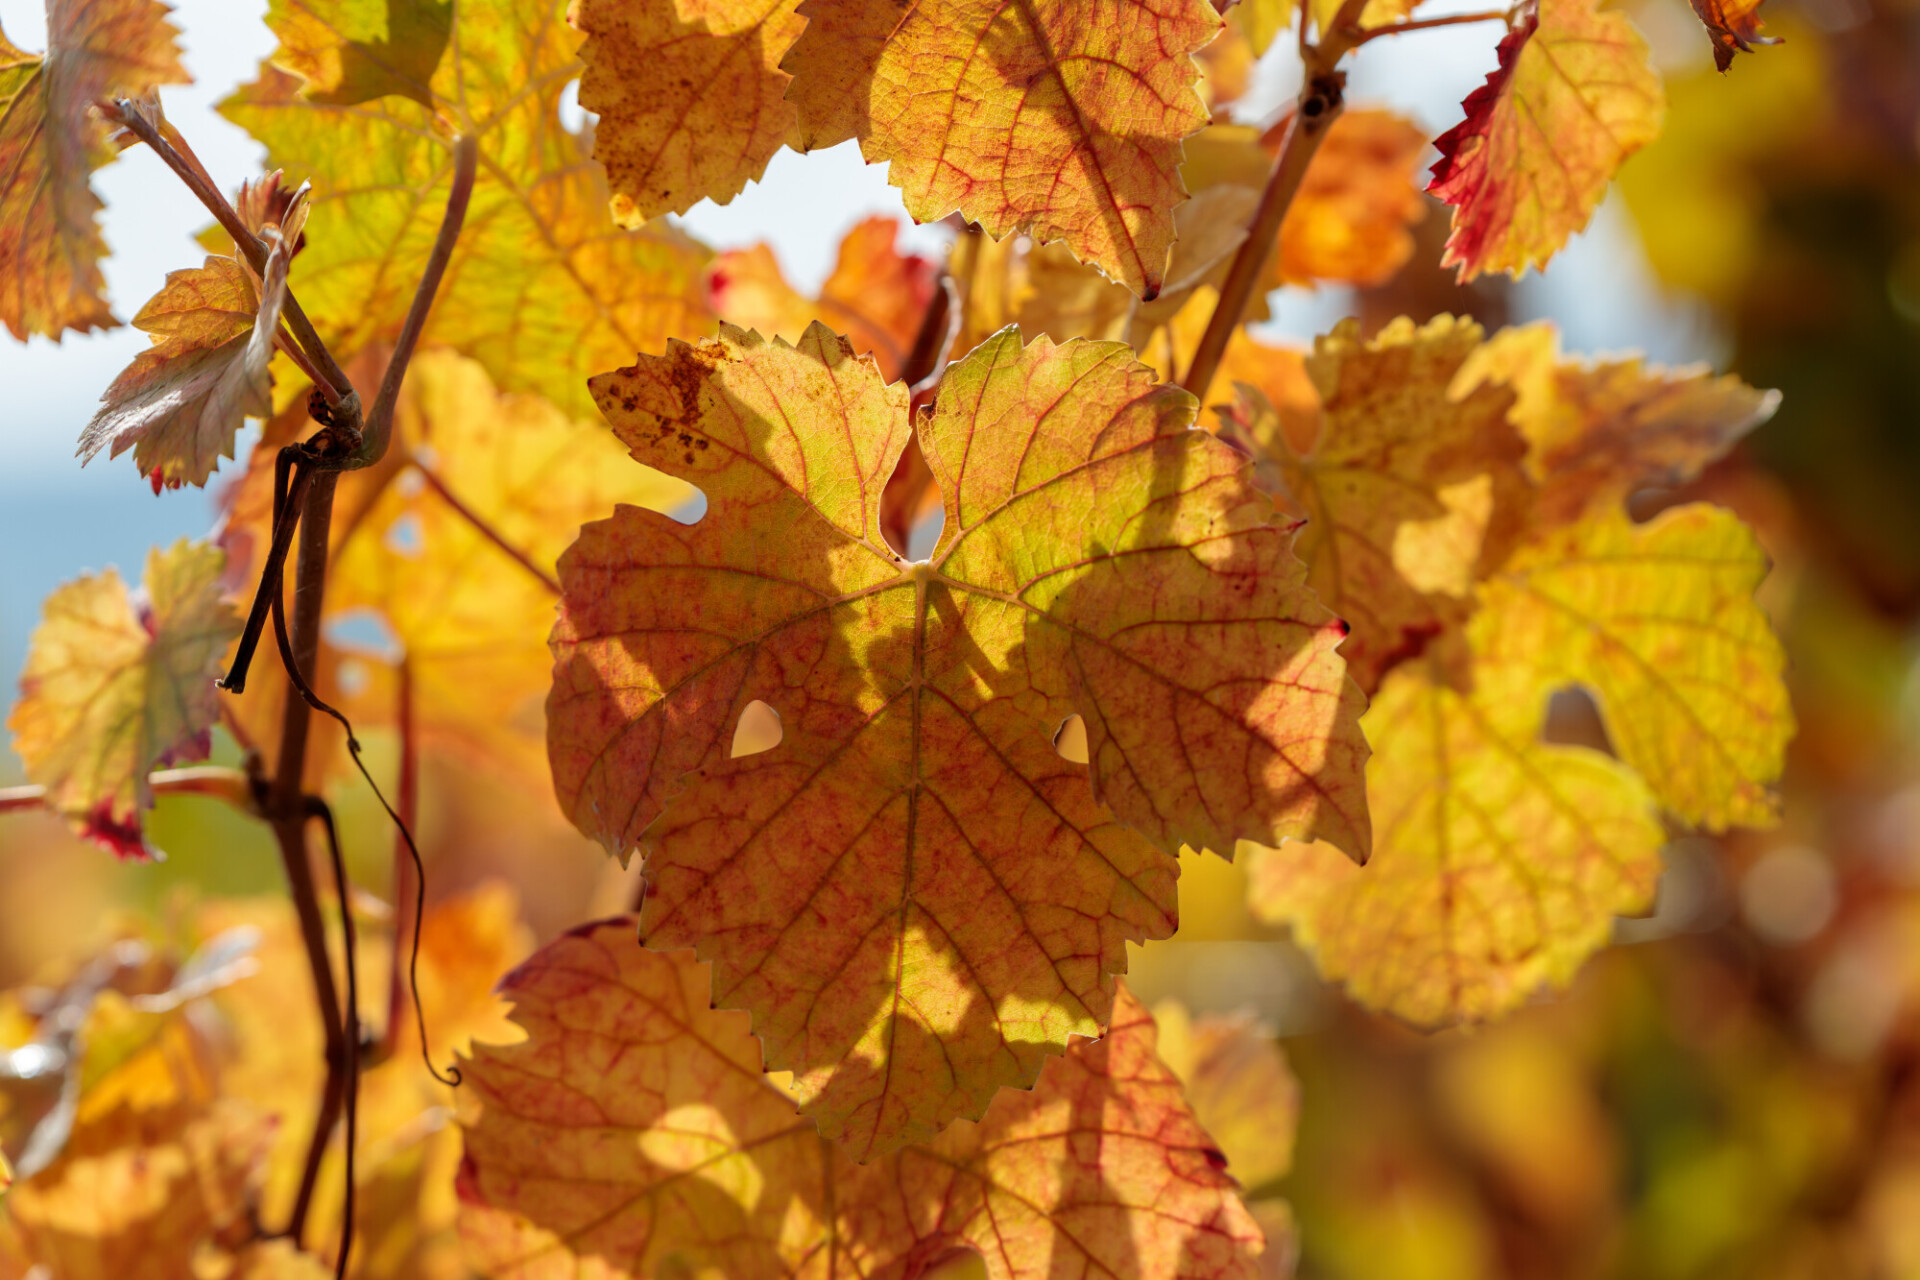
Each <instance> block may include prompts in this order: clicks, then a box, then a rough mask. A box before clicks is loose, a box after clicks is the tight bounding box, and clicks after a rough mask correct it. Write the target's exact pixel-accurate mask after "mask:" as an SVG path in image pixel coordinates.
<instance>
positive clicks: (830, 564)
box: [547, 325, 1367, 1159]
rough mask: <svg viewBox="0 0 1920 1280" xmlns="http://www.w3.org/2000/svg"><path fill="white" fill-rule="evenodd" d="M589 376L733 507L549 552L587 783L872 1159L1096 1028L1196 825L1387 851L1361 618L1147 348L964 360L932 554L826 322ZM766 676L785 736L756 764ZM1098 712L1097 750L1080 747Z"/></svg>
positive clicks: (732, 336)
mask: <svg viewBox="0 0 1920 1280" xmlns="http://www.w3.org/2000/svg"><path fill="white" fill-rule="evenodd" d="M593 391H594V394H595V396H596V397H597V398H598V399H599V400H600V403H601V405H602V407H603V411H604V412H605V413H606V415H607V417H608V419H609V421H611V422H612V423H613V424H614V429H615V432H616V433H617V434H618V435H619V436H620V438H621V439H622V440H623V441H624V442H625V443H626V444H627V446H628V447H629V449H630V450H631V451H632V452H633V455H634V456H635V457H636V458H637V459H640V460H642V461H649V462H652V463H654V464H655V465H658V466H659V467H660V468H661V469H663V470H666V471H668V472H669V473H677V474H680V475H683V476H685V477H687V478H688V479H690V480H692V481H694V482H696V483H698V484H699V485H700V486H701V488H702V489H703V490H704V492H705V493H706V495H707V500H708V503H709V507H708V511H707V514H706V516H705V518H703V519H702V520H701V521H700V522H699V523H698V524H695V525H693V526H691V527H683V526H679V525H676V524H674V523H673V522H671V521H667V520H663V519H661V518H659V517H657V516H653V515H651V514H648V513H644V512H640V511H636V510H632V509H627V508H623V509H622V510H621V511H619V512H618V513H616V515H615V517H614V518H613V519H612V520H608V521H602V522H599V523H596V524H590V525H588V526H587V527H586V528H585V529H583V530H582V531H581V537H580V540H579V541H578V542H577V543H575V545H574V546H573V548H572V549H570V550H569V551H568V552H567V554H566V555H565V556H564V557H563V558H562V560H561V564H560V580H561V587H562V595H563V602H562V611H561V618H560V622H559V624H558V626H557V627H556V628H555V631H554V636H553V651H554V658H555V669H554V689H553V694H552V697H551V698H550V700H549V702H548V708H547V712H548V743H549V748H550V755H551V759H552V764H553V774H554V783H555V789H556V791H557V793H558V795H559V798H560V803H561V807H562V809H563V810H564V811H565V812H566V813H567V814H568V815H569V816H570V817H571V818H572V819H573V821H574V823H575V825H576V826H578V827H579V828H580V829H581V830H582V831H584V832H586V833H588V834H589V835H591V836H594V837H595V838H597V839H599V840H600V841H601V843H602V844H604V845H605V846H606V847H607V849H608V850H609V851H610V852H613V853H617V854H621V855H622V856H624V855H625V854H626V853H627V852H628V851H629V850H630V849H632V848H633V847H634V846H635V845H636V844H638V843H641V842H645V843H646V844H647V845H648V847H649V854H648V859H647V874H648V884H649V890H648V896H647V901H646V904H645V908H644V912H643V917H642V918H643V922H644V925H645V928H646V936H647V938H648V940H649V942H650V943H651V944H653V945H658V946H665V947H672V946H684V945H697V946H699V947H701V948H702V952H703V955H704V956H706V957H707V958H710V959H713V960H715V961H716V962H717V996H718V999H719V1001H720V1003H721V1005H722V1006H723V1007H729V1008H735V1007H745V1008H749V1009H751V1010H752V1011H753V1013H754V1016H755V1031H756V1033H757V1034H758V1035H760V1036H761V1038H762V1040H763V1042H764V1043H765V1044H766V1046H767V1052H768V1060H769V1062H770V1063H771V1064H772V1065H773V1066H774V1067H776V1068H779V1069H783V1070H785V1069H792V1070H794V1071H796V1072H797V1073H798V1087H799V1091H800V1096H801V1097H802V1099H803V1101H804V1104H805V1106H806V1108H807V1110H808V1111H809V1113H810V1114H812V1115H813V1116H814V1117H815V1118H816V1119H817V1120H819V1121H820V1122H821V1125H822V1128H823V1130H824V1131H825V1132H826V1133H827V1134H828V1135H829V1136H831V1137H835V1138H841V1139H844V1140H846V1141H848V1142H849V1143H851V1144H852V1148H853V1150H854V1151H855V1153H856V1154H857V1156H858V1157H859V1158H862V1159H866V1158H871V1157H872V1156H874V1155H878V1154H882V1153H884V1152H885V1151H888V1150H891V1149H893V1148H895V1147H897V1146H899V1145H901V1144H902V1143H905V1142H908V1141H914V1140H917V1139H919V1138H923V1137H930V1136H932V1135H933V1134H935V1133H937V1132H939V1130H940V1129H941V1128H942V1127H944V1126H945V1125H946V1123H947V1122H948V1121H949V1120H951V1119H952V1118H954V1117H955V1116H959V1115H967V1116H970V1117H977V1116H978V1115H979V1114H980V1113H981V1111H982V1110H983V1109H984V1108H985V1106H986V1104H987V1102H988V1100H989V1099H990V1098H991V1097H992V1095H993V1092H994V1090H995V1089H997V1088H998V1087H999V1086H1001V1085H1003V1084H1008V1085H1022V1086H1024V1085H1026V1084H1028V1083H1030V1082H1031V1081H1032V1080H1033V1078H1034V1075H1035V1073H1036V1072H1037V1071H1038V1069H1039V1065H1040V1062H1041V1059H1042V1057H1043V1056H1044V1055H1045V1054H1047V1053H1050V1052H1054V1053H1057V1052H1059V1051H1060V1050H1061V1049H1062V1048H1063V1047H1064V1045H1065V1042H1066V1038H1067V1036H1068V1034H1069V1033H1078V1034H1082V1035H1090V1034H1097V1032H1098V1028H1099V1027H1100V1026H1101V1025H1103V1024H1104V1022H1105V1021H1106V1016H1107V1013H1108V1010H1109V1008H1110V1003H1111V1000H1112V990H1113V987H1112V981H1113V980H1112V978H1111V976H1110V975H1111V974H1112V973H1114V972H1117V971H1118V970H1119V969H1120V968H1121V966H1122V965H1123V963H1124V958H1123V950H1122V943H1123V940H1124V939H1129V938H1131V939H1140V938H1145V937H1165V936H1167V935H1168V934H1169V933H1171V931H1172V929H1173V926H1174V884H1173V879H1174V876H1175V874H1176V868H1175V864H1174V859H1173V853H1174V851H1175V850H1176V849H1177V848H1178V847H1179V846H1180V845H1181V844H1182V843H1185V844H1189V845H1191V846H1193V847H1195V848H1202V847H1207V848H1214V849H1220V850H1227V849H1231V848H1232V847H1233V841H1234V840H1235V839H1236V838H1238V837H1239V836H1241V835H1243V834H1249V833H1254V832H1264V833H1268V839H1269V841H1271V840H1272V839H1274V838H1277V837H1279V836H1294V837H1296V838H1311V836H1313V835H1314V834H1316V833H1317V834H1319V835H1323V836H1325V837H1327V838H1329V839H1331V840H1334V841H1336V842H1338V843H1339V844H1340V845H1341V847H1342V848H1345V849H1348V850H1349V851H1350V852H1352V853H1353V854H1354V855H1355V856H1364V855H1365V852H1366V847H1367V825H1366V822H1367V819H1366V812H1365V808H1364V805H1363V804H1362V803H1361V799H1362V796H1361V789H1362V782H1361V770H1362V767H1363V765H1364V761H1365V755H1366V748H1365V744H1364V742H1363V741H1362V740H1361V738H1360V736H1359V732H1358V729H1357V724H1356V721H1357V716H1358V712H1359V704H1360V695H1359V691H1358V690H1357V689H1355V688H1354V687H1353V685H1352V683H1351V682H1350V681H1348V680H1347V679H1346V677H1345V674H1344V669H1343V666H1342V664H1341V661H1340V659H1339V657H1338V655H1337V654H1336V653H1335V651H1334V646H1335V645H1336V644H1337V643H1338V642H1339V640H1340V638H1341V636H1342V635H1343V634H1344V626H1343V625H1342V624H1341V623H1339V622H1338V621H1337V620H1336V619H1333V618H1332V617H1331V615H1329V614H1327V613H1326V612H1325V610H1324V609H1323V608H1322V607H1321V606H1320V605H1319V603H1318V602H1317V601H1315V600H1314V599H1313V598H1312V596H1311V593H1310V592H1309V591H1308V589H1307V588H1306V586H1305V584H1304V582H1303V581H1302V577H1303V569H1302V567H1301V566H1300V565H1299V563H1298V562H1297V561H1295V560H1294V559H1293V557H1292V553H1291V550H1290V543H1291V537H1292V531H1291V529H1288V528H1283V527H1279V526H1276V525H1274V524H1272V523H1270V522H1269V521H1270V517H1271V514H1272V508H1271V505H1270V504H1269V503H1268V502H1267V500H1266V499H1265V498H1264V497H1262V496H1261V495H1260V494H1258V493H1257V492H1256V491H1254V490H1253V489H1252V488H1251V487H1250V486H1249V485H1248V484H1247V483H1246V479H1245V476H1244V475H1243V472H1244V469H1245V464H1244V460H1243V459H1241V458H1240V457H1239V456H1238V455H1237V454H1235V453H1234V451H1233V450H1231V449H1230V448H1228V447H1226V446H1225V445H1222V444H1220V443H1219V442H1218V441H1217V440H1215V439H1214V438H1213V437H1212V436H1210V435H1208V434H1207V433H1206V432H1204V431H1198V430H1194V429H1193V428H1192V425H1191V424H1192V421H1193V415H1194V405H1193V401H1192V398H1191V397H1189V396H1187V395H1186V393H1184V392H1182V391H1180V390H1178V389H1177V388H1173V387H1155V386H1153V385H1152V380H1151V377H1150V375H1149V373H1148V371H1147V370H1146V369H1144V368H1142V367H1140V366H1138V365H1137V364H1135V363H1134V361H1133V359H1132V355H1131V352H1129V351H1128V350H1127V349H1126V348H1125V347H1124V346H1122V345H1120V344H1118V343H1089V342H1070V343H1067V344H1065V345H1063V346H1055V345H1054V344H1053V343H1052V342H1050V341H1048V340H1046V339H1044V338H1042V339H1036V340H1035V341H1034V343H1033V344H1032V345H1030V346H1027V347H1025V348H1022V347H1021V345H1020V341H1019V335H1018V333H1017V332H1016V331H1014V330H1006V331H1003V332H1002V333H1001V334H1000V335H999V336H998V337H996V338H994V339H992V340H991V341H989V342H987V343H986V344H984V345H983V346H982V347H980V348H978V349H976V350H975V351H974V352H972V353H971V354H970V355H968V356H967V357H966V358H965V359H964V360H962V361H960V362H959V363H958V364H956V365H954V366H953V367H952V368H951V369H950V370H949V371H948V373H947V375H946V379H945V382H944V383H943V386H942V391H941V394H940V397H939V400H938V402H937V405H936V407H935V408H934V409H933V411H932V412H931V413H930V414H922V416H921V418H920V420H919V422H918V424H917V428H918V441H919V445H920V448H921V451H922V452H923V453H924V455H925V456H926V459H927V461H928V463H929V464H930V466H931V468H932V471H933V473H934V476H935V478H936V480H937V482H938V485H939V488H940V491H941V493H942V495H943V498H944V501H945V504H946V521H945V528H944V532H943V533H942V535H941V539H940V542H939V543H938V544H937V545H936V547H935V549H934V552H933V555H932V558H931V559H930V560H929V561H924V562H920V563H916V564H907V563H904V562H902V561H901V560H900V559H898V558H897V557H896V556H895V555H894V554H893V553H892V551H891V550H889V549H888V548H887V547H886V546H885V544H884V543H883V542H881V541H880V540H879V538H878V536H877V533H876V530H877V527H878V522H879V510H878V508H879V497H880V492H881V486H882V485H883V484H884V482H885V480H886V478H887V477H888V476H889V475H890V474H892V471H893V468H894V464H895V462H896V460H897V459H898V457H899V455H900V452H901V450H902V448H903V447H904V445H905V443H906V438H907V434H908V431H909V430H910V429H912V428H911V427H910V424H909V421H908V416H907V404H908V397H907V389H906V388H905V387H904V386H899V385H895V386H893V387H886V386H884V385H883V384H882V381H881V379H880V376H879V373H878V370H877V369H876V368H875V367H874V365H873V364H872V362H871V361H868V360H862V359H858V358H856V357H855V356H854V355H853V354H852V352H851V350H850V348H849V347H848V346H847V344H846V342H845V341H844V340H842V339H838V338H835V337H834V336H832V335H831V334H829V333H828V332H827V331H826V330H825V329H824V328H823V327H821V326H819V325H815V326H814V327H813V328H812V329H810V330H808V332H807V334H806V335H805V336H804V337H803V338H802V340H801V343H800V346H799V347H797V348H794V347H788V346H787V345H786V344H784V343H772V344H769V343H767V342H765V341H764V340H762V339H761V338H759V337H758V335H755V334H751V333H742V332H740V331H739V330H735V329H731V328H725V329H723V330H722V337H721V338H720V339H719V340H717V341H714V342H709V343H707V344H704V345H702V346H699V347H693V346H689V345H686V344H684V343H675V344H672V345H670V346H669V348H668V353H667V355H666V356H664V357H649V356H642V357H641V358H640V360H639V362H638V363H637V364H636V365H634V366H633V367H631V368H628V369H623V370H620V371H618V372H615V373H610V374H605V375H602V376H601V377H598V378H596V379H595V380H594V382H593ZM754 701H763V702H765V703H767V704H768V705H769V706H770V707H771V708H772V709H773V711H774V712H775V713H777V714H778V715H779V717H780V719H781V722H782V726H783V734H784V737H783V740H782V741H781V743H780V744H779V745H778V746H777V747H775V748H774V749H772V750H769V751H765V752H763V753H761V754H757V755H750V756H743V757H741V758H738V759H732V758H730V743H731V740H732V734H733V732H734V726H735V724H736V722H737V721H738V720H739V719H740V717H741V716H742V714H743V713H744V712H745V710H746V708H747V706H748V705H749V704H750V703H751V702H754ZM1076 715H1077V716H1079V717H1081V718H1082V721H1081V722H1082V723H1083V725H1084V730H1085V736H1086V742H1087V750H1086V753H1085V756H1084V757H1083V759H1084V760H1090V761H1091V766H1090V768H1089V767H1087V766H1085V765H1084V764H1076V763H1074V762H1073V761H1070V760H1068V759H1065V758H1063V755H1062V753H1060V752H1057V751H1056V750H1055V749H1054V746H1053V742H1052V740H1053V738H1054V736H1055V735H1056V733H1058V732H1059V731H1060V730H1061V726H1062V725H1063V724H1064V723H1065V722H1066V721H1067V720H1068V719H1069V718H1070V717H1073V716H1076ZM1089 780H1090V781H1091V783H1092V786H1091V788H1089V787H1088V786H1087V785H1086V783H1087V781H1089ZM1102 805H1104V806H1105V808H1104V809H1103V808H1102ZM1109 812H1111V814H1112V815H1113V816H1111V817H1110V816H1109ZM1115 818H1117V819H1118V821H1115ZM1121 824H1127V825H1124V826H1123V825H1121ZM1130 828H1131V829H1130ZM776 868H777V870H776Z"/></svg>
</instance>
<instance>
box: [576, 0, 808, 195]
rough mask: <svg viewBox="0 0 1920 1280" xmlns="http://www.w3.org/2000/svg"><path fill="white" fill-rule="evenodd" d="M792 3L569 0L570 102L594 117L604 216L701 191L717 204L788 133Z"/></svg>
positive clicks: (795, 22) (756, 173)
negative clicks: (576, 69)
mask: <svg viewBox="0 0 1920 1280" xmlns="http://www.w3.org/2000/svg"><path fill="white" fill-rule="evenodd" d="M797 4H798V0H772V3H768V0H699V2H698V3H686V2H685V0H678V2H676V0H646V2H643V3H638V4H635V3H631V2H630V0H577V2H576V3H575V4H574V6H573V8H572V10H571V12H570V13H569V15H568V16H569V20H570V21H571V22H572V23H573V25H574V26H576V27H578V28H579V29H580V30H581V31H583V32H585V33H586V36H587V42H586V44H585V45H583V46H581V49H580V57H581V59H582V60H583V61H584V62H585V63H586V64H587V70H586V74H585V75H584V76H583V77H581V80H580V105H581V106H583V107H585V108H586V109H587V110H589V111H593V112H597V113H599V116H600V123H599V126H598V127H597V128H596V129H595V131H594V139H593V158H594V159H596V160H598V161H599V162H600V163H601V164H603V165H604V166H606V171H607V180H608V182H609V184H610V185H611V186H612V188H613V201H612V210H613V220H614V221H615V222H617V223H619V224H620V225H621V226H623V227H638V226H639V225H640V224H642V223H643V222H645V221H646V220H647V219H649V218H653V217H657V216H658V215H660V214H663V213H685V212H686V211H687V210H688V209H691V208H692V207H693V206H694V205H696V204H698V203H699V202H700V201H701V200H702V199H703V198H711V199H713V200H714V201H716V202H717V203H719V204H726V203H727V202H728V201H730V200H732V199H733V197H735V196H737V195H739V194H740V191H741V189H742V188H743V187H745V186H746V185H747V183H748V182H750V181H754V180H757V179H758V178H759V177H760V175H761V174H763V173H765V172H766V169H767V161H769V160H771V159H772V158H773V154H774V152H776V151H778V150H779V149H780V148H781V146H782V145H783V144H785V143H786V142H787V140H788V138H789V137H790V136H791V135H792V134H793V132H794V111H793V107H792V106H791V105H790V104H789V103H787V102H786V101H785V98H786V93H787V84H788V82H789V81H790V80H792V78H793V77H791V76H789V75H788V74H787V73H786V72H784V71H782V70H780V60H781V59H782V58H784V57H785V56H786V54H787V50H788V49H789V48H791V47H792V45H793V42H794V40H795V39H796V38H797V37H798V36H799V34H800V31H801V29H802V28H803V27H805V26H806V20H805V19H803V18H801V17H800V16H799V15H798V14H797V13H796V12H795V8H796V7H797Z"/></svg>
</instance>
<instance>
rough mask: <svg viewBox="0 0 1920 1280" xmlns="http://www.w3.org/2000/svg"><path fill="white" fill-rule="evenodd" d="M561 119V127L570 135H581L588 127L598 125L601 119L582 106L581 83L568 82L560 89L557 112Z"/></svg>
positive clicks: (576, 81) (575, 81)
mask: <svg viewBox="0 0 1920 1280" xmlns="http://www.w3.org/2000/svg"><path fill="white" fill-rule="evenodd" d="M555 114H556V115H557V116H559V118H560V127H561V128H563V129H565V130H566V131H567V132H568V133H580V132H582V131H583V130H585V129H586V128H587V126H588V125H593V124H598V123H599V122H600V117H599V116H597V115H595V114H594V113H593V112H591V111H589V110H587V109H586V108H585V107H583V106H581V105H580V81H579V79H578V78H577V77H576V78H575V79H572V80H569V81H567V83H566V84H564V85H562V86H561V88H560V102H559V104H558V107H557V109H556V111H555Z"/></svg>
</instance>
